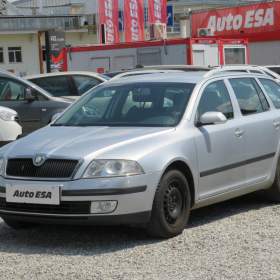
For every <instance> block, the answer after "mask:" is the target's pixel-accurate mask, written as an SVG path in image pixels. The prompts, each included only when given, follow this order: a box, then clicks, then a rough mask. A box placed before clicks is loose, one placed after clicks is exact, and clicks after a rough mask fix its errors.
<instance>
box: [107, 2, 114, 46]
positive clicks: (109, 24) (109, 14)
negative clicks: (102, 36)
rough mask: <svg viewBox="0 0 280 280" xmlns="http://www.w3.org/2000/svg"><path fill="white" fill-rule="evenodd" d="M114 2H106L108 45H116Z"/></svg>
mask: <svg viewBox="0 0 280 280" xmlns="http://www.w3.org/2000/svg"><path fill="white" fill-rule="evenodd" d="M112 1H113V0H105V3H104V5H105V16H106V22H105V26H106V40H107V42H108V43H114V41H115V40H114V38H115V36H114V23H113V2H112Z"/></svg>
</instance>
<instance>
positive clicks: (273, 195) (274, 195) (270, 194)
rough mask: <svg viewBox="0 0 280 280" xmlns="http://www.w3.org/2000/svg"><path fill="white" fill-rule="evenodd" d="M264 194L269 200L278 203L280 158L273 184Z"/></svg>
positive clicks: (279, 194)
mask: <svg viewBox="0 0 280 280" xmlns="http://www.w3.org/2000/svg"><path fill="white" fill-rule="evenodd" d="M264 194H265V196H266V197H267V198H268V199H269V200H271V201H273V202H280V158H279V159H278V162H277V167H276V172H275V178H274V182H273V184H272V186H271V188H270V189H268V190H266V191H264Z"/></svg>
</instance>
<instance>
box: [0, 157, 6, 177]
mask: <svg viewBox="0 0 280 280" xmlns="http://www.w3.org/2000/svg"><path fill="white" fill-rule="evenodd" d="M4 173H5V160H4V159H3V158H0V176H4Z"/></svg>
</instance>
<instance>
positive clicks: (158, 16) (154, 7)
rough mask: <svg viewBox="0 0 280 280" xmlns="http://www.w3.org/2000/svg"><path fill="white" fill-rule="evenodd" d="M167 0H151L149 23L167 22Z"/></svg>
mask: <svg viewBox="0 0 280 280" xmlns="http://www.w3.org/2000/svg"><path fill="white" fill-rule="evenodd" d="M166 21H167V8H166V0H149V23H166Z"/></svg>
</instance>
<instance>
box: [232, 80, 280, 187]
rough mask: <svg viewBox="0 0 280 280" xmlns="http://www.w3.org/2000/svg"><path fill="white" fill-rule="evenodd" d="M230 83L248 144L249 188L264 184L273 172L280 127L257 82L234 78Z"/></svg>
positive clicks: (247, 173)
mask: <svg viewBox="0 0 280 280" xmlns="http://www.w3.org/2000/svg"><path fill="white" fill-rule="evenodd" d="M229 83H230V85H231V87H232V89H233V91H234V93H235V96H236V98H237V101H238V104H239V108H240V113H241V114H242V118H241V120H240V123H241V124H242V126H243V127H244V138H245V141H246V149H245V153H244V155H245V158H246V177H247V182H248V183H249V184H255V183H259V182H262V181H264V180H265V179H266V177H267V176H268V175H269V174H270V172H271V170H272V163H273V159H274V156H275V153H276V150H277V144H278V137H279V136H278V135H279V127H280V123H279V126H278V127H277V126H276V125H275V121H276V120H275V110H271V106H270V104H269V102H268V101H267V99H266V97H265V95H264V93H263V91H262V89H261V87H260V86H259V84H258V83H257V80H256V79H254V78H231V79H229Z"/></svg>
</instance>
